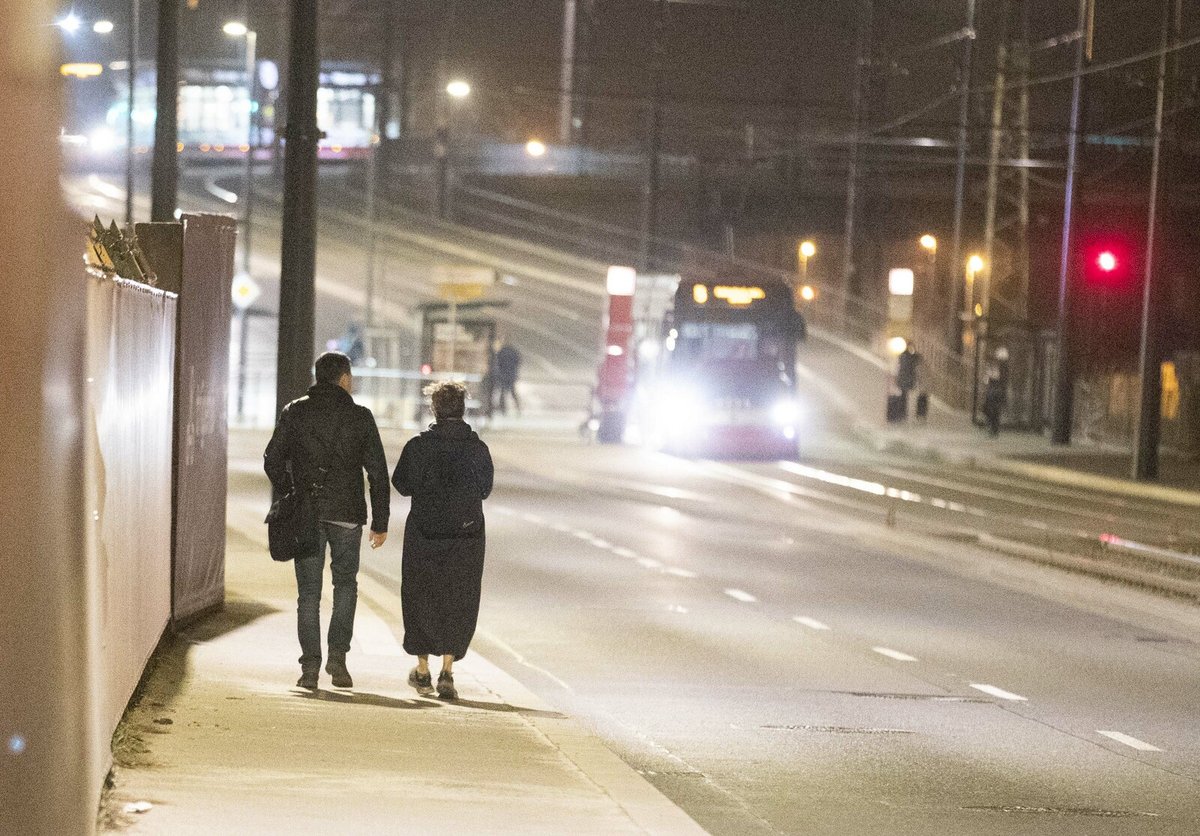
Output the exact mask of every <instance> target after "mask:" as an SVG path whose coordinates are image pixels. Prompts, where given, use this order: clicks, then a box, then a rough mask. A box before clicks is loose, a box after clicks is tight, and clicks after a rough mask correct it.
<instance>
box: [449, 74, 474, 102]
mask: <svg viewBox="0 0 1200 836" xmlns="http://www.w3.org/2000/svg"><path fill="white" fill-rule="evenodd" d="M446 93H447V95H449V96H450V97H451V98H453V99H465V98H466V97H467V96H469V95H471V85H470V84H468V83H467V82H465V81H463V80H462V79H461V78H456V79H454V80H453V81H451V82H450V83H449V84H447V85H446Z"/></svg>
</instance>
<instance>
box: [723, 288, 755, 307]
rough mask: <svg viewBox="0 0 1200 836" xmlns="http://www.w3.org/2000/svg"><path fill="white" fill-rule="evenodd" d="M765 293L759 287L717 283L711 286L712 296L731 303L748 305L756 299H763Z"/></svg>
mask: <svg viewBox="0 0 1200 836" xmlns="http://www.w3.org/2000/svg"><path fill="white" fill-rule="evenodd" d="M766 296H767V294H766V293H765V292H764V291H763V289H762V288H761V287H731V286H729V285H717V286H716V287H714V288H713V297H714V298H717V299H724V300H725V301H726V302H728V303H729V304H731V305H737V306H739V307H740V306H742V305H749V304H750V303H751V302H754V301H755V300H758V299H765V298H766Z"/></svg>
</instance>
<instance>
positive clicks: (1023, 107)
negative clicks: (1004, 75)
mask: <svg viewBox="0 0 1200 836" xmlns="http://www.w3.org/2000/svg"><path fill="white" fill-rule="evenodd" d="M1013 63H1014V65H1015V67H1014V69H1015V70H1016V72H1017V80H1018V83H1019V84H1020V91H1019V93H1018V103H1017V157H1018V159H1020V160H1021V161H1022V162H1026V161H1028V159H1029V2H1028V0H1021V38H1020V40H1019V41H1018V42H1017V48H1016V54H1015V56H1014V60H1013ZM1015 238H1016V242H1015V246H1014V248H1013V252H1014V258H1015V263H1014V265H1013V267H1014V269H1015V271H1016V275H1017V315H1018V316H1019V317H1020V318H1021V319H1022V320H1028V319H1029V169H1028V168H1027V167H1026V166H1024V165H1022V166H1021V167H1020V168H1019V169H1017V234H1016V236H1015Z"/></svg>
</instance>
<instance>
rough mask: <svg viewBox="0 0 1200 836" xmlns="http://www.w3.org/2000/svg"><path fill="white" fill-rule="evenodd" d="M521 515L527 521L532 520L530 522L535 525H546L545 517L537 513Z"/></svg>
mask: <svg viewBox="0 0 1200 836" xmlns="http://www.w3.org/2000/svg"><path fill="white" fill-rule="evenodd" d="M521 517H522V518H523V519H524V520H525V522H530V523H533V524H534V525H544V524H545V522H546V521H545V520H544V519H542V518H541V517H539V516H538V515H537V514H522V515H521Z"/></svg>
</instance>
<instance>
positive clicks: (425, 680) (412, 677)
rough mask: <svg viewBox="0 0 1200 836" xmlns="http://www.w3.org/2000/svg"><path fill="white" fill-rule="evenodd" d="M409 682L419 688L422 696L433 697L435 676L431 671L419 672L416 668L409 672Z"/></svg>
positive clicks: (418, 691)
mask: <svg viewBox="0 0 1200 836" xmlns="http://www.w3.org/2000/svg"><path fill="white" fill-rule="evenodd" d="M408 684H409V685H411V686H412V687H414V688H416V689H417V693H418V694H420V695H421V696H422V697H432V696H433V694H434V691H433V676H431V675H430V673H429V671H425V673H418V672H417V669H416V668H413V669H412V670H411V671H409V672H408Z"/></svg>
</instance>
